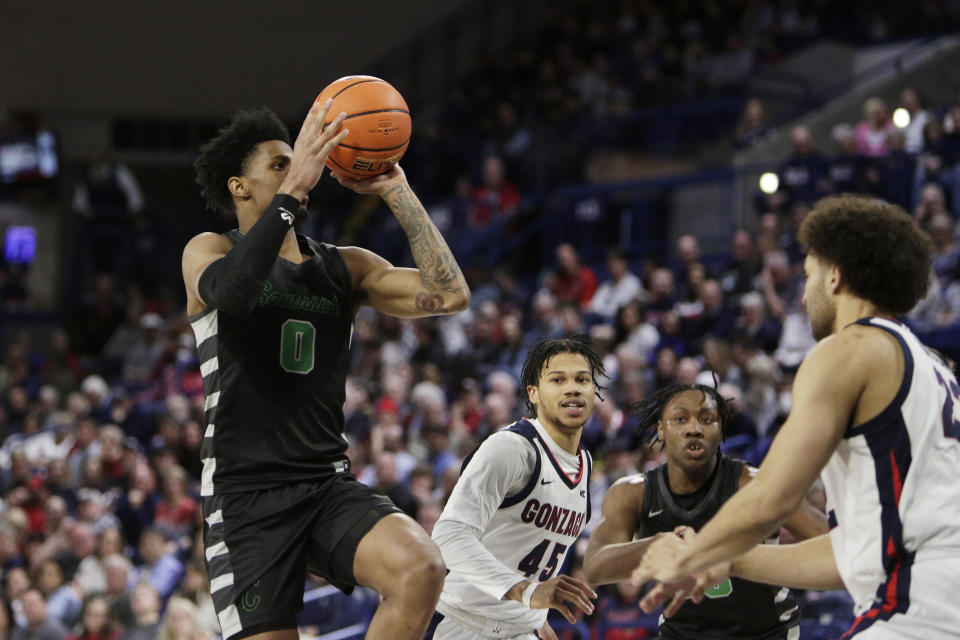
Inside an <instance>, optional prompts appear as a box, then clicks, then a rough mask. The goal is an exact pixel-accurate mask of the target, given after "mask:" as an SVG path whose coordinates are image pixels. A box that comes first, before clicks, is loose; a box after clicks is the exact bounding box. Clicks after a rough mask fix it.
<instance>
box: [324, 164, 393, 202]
mask: <svg viewBox="0 0 960 640" xmlns="http://www.w3.org/2000/svg"><path fill="white" fill-rule="evenodd" d="M330 177H332V178H333V179H334V180H336V181H337V182H339V183H340V184H341V185H343V186H344V187H347V188H348V189H352V190H353V191H356V192H357V193H361V194H366V195H375V196H383V194H385V193H386V192H387V191H389V190H390V189H392V188H393V187H395V186H397V185H399V184H403V183H404V182H406V181H407V176H406V174H404V173H403V169H401V168H400V165H399V164H395V165H393V166H392V167H390V170H389V171H387V172H386V173H381V174H380V175H378V176H373V177H372V178H364V179H362V180H354V179H353V178H348V177H346V176H342V175H340V174H339V173H331V174H330Z"/></svg>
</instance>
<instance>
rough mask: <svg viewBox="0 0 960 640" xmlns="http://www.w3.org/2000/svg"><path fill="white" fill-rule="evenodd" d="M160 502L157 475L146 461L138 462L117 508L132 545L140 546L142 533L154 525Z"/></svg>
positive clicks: (125, 535)
mask: <svg viewBox="0 0 960 640" xmlns="http://www.w3.org/2000/svg"><path fill="white" fill-rule="evenodd" d="M160 500H161V496H160V495H159V494H158V493H157V480H156V473H155V472H154V470H153V468H152V467H151V466H150V465H149V464H148V463H147V461H146V460H145V459H140V460H137V461H136V463H135V464H134V466H133V470H132V471H131V473H130V479H129V488H128V489H127V491H126V493H124V494H123V495H121V496H120V497H119V498H118V500H117V506H116V514H117V518H118V519H119V520H120V524H121V526H122V528H123V533H124V537H125V538H126V540H127V541H128V542H129V543H130V544H131V545H133V546H136V545H138V544H139V542H140V533H141V532H142V531H143V530H144V529H146V528H147V527H150V526H152V525H153V519H154V516H155V514H156V512H157V505H158V504H159V503H160Z"/></svg>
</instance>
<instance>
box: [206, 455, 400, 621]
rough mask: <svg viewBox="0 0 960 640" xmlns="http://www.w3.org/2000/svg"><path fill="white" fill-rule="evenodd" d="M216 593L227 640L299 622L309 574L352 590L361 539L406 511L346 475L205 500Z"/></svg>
mask: <svg viewBox="0 0 960 640" xmlns="http://www.w3.org/2000/svg"><path fill="white" fill-rule="evenodd" d="M202 508H203V518H204V525H203V533H204V547H205V555H206V561H207V575H208V576H209V578H210V593H211V594H212V596H213V603H214V605H215V607H216V609H217V617H218V618H219V619H220V627H221V629H222V631H223V638H224V640H227V639H233V640H237V639H238V638H243V637H246V636H249V635H253V634H255V633H262V632H264V631H272V630H276V629H288V628H295V627H296V626H297V623H296V614H297V612H298V611H300V610H301V609H303V588H304V584H305V582H306V572H307V571H308V570H309V571H310V572H312V573H315V574H317V575H320V576H322V577H323V578H325V579H326V580H328V581H329V582H330V583H331V584H333V585H335V586H336V587H338V588H339V589H342V590H343V591H345V592H347V593H350V591H352V590H353V587H354V586H356V584H357V583H356V580H355V578H354V575H353V559H354V555H355V554H356V551H357V545H358V544H359V543H360V540H361V539H362V538H363V536H364V535H366V534H367V532H368V531H370V529H372V528H373V525H375V524H376V523H377V522H378V521H379V520H380V519H381V518H383V517H385V516H387V515H389V514H391V513H400V510H399V509H397V508H396V507H395V506H394V505H393V503H392V502H391V501H390V500H389V499H388V498H387V497H386V496H383V495H382V494H380V493H377V492H376V491H374V490H373V489H371V488H369V487H367V486H365V485H362V484H360V483H359V482H357V481H356V479H355V478H354V477H353V476H352V475H350V474H346V473H339V474H336V475H331V476H329V477H325V478H322V479H319V480H318V481H316V482H301V483H296V484H292V485H287V486H283V487H279V488H275V489H261V490H256V491H247V492H243V493H228V494H222V495H214V496H208V497H205V498H203V501H202Z"/></svg>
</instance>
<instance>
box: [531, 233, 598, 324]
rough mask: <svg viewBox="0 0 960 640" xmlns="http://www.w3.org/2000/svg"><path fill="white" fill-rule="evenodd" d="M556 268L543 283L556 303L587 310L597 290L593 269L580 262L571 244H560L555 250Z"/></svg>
mask: <svg viewBox="0 0 960 640" xmlns="http://www.w3.org/2000/svg"><path fill="white" fill-rule="evenodd" d="M556 258H557V266H556V268H555V269H554V270H553V271H552V272H551V273H549V274H548V275H547V278H546V280H545V282H544V284H545V285H546V287H547V289H549V290H550V293H552V294H553V295H554V297H555V298H556V299H557V301H558V302H570V303H573V304H576V305H579V306H580V307H581V308H587V306H588V305H589V304H590V300H591V299H592V298H593V294H594V293H595V292H596V290H597V276H596V274H594V273H593V269H591V268H590V267H587V266H585V265H584V264H583V263H581V262H580V255H579V254H578V253H577V250H576V249H575V248H574V247H573V245H571V244H566V243H564V244H561V245H559V246H558V247H557V250H556Z"/></svg>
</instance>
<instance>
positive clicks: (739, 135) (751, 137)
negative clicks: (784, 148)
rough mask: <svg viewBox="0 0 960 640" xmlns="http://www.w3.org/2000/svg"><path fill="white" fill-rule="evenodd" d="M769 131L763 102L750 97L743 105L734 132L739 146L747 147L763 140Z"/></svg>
mask: <svg viewBox="0 0 960 640" xmlns="http://www.w3.org/2000/svg"><path fill="white" fill-rule="evenodd" d="M766 132H767V115H766V109H764V107H763V102H761V101H760V100H759V99H757V98H750V99H749V100H747V103H746V104H745V105H744V107H743V114H742V115H741V116H740V122H738V123H737V127H736V129H734V131H733V134H734V138H735V140H736V146H737V148H740V149H742V148H746V147H751V146H753V145H755V144H756V143H758V142H760V141H761V140H763V138H764V135H765V134H766Z"/></svg>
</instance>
